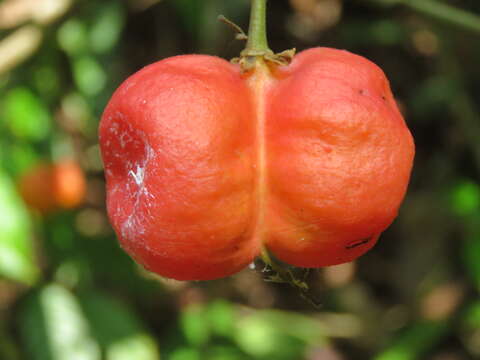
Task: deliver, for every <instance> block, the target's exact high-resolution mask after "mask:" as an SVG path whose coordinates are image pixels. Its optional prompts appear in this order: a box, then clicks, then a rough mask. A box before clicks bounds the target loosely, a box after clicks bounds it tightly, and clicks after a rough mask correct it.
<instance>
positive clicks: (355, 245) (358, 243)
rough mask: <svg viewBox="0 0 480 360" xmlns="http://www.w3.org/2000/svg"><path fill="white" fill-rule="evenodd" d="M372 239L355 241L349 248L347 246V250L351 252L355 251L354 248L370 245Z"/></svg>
mask: <svg viewBox="0 0 480 360" xmlns="http://www.w3.org/2000/svg"><path fill="white" fill-rule="evenodd" d="M371 239H372V238H366V239H362V240H357V241H353V242H351V243H350V244H348V245H347V246H345V249H347V250H350V249H354V248H356V247H359V246H362V245H365V244H366V243H368V242H369V241H370V240H371Z"/></svg>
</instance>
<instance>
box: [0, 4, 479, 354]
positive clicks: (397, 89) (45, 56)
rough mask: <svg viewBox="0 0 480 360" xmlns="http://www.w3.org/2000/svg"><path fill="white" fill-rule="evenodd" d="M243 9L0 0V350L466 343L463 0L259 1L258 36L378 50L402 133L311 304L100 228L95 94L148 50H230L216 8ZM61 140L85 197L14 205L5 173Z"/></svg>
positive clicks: (472, 215) (437, 349)
mask: <svg viewBox="0 0 480 360" xmlns="http://www.w3.org/2000/svg"><path fill="white" fill-rule="evenodd" d="M46 3H49V4H50V7H48V6H42V4H43V5H45V4H46ZM248 6H249V1H248V0H163V1H160V0H129V1H127V0H124V1H123V0H122V1H120V0H117V1H115V0H89V1H80V0H76V1H75V0H71V1H70V0H56V1H53V0H51V1H43V0H37V1H36V2H31V1H24V0H5V1H2V2H0V94H1V96H0V359H5V360H20V359H22V360H75V359H82V360H97V359H106V360H130V359H141V360H158V359H160V358H162V359H167V360H204V359H206V360H237V359H238V360H248V359H258V360H267V359H275V360H290V359H291V360H298V359H305V360H317V359H325V360H330V359H332V360H341V359H354V360H356V359H377V360H413V359H432V360H445V359H448V360H462V359H474V358H479V357H480V300H479V296H478V295H479V290H480V113H479V107H480V105H479V102H478V100H479V99H480V67H479V66H478V64H479V62H480V47H479V46H478V43H479V39H480V30H479V29H480V20H479V19H480V17H479V16H480V2H478V1H473V0H471V1H455V0H438V1H432V0H428V1H427V0H425V1H416V2H415V1H413V0H412V1H410V0H351V1H341V0H291V1H287V0H275V1H270V2H269V33H270V35H269V36H270V43H271V47H272V48H273V49H274V50H276V51H281V50H284V49H288V48H292V47H297V49H299V50H302V49H304V48H308V47H313V46H332V47H337V48H345V49H349V50H351V51H353V52H356V53H359V54H361V55H364V56H366V57H367V58H369V59H371V60H373V61H374V62H376V63H377V64H378V65H380V66H381V67H382V68H383V69H384V71H385V72H386V74H387V75H388V77H389V78H390V80H391V85H392V88H393V90H394V93H395V94H396V96H397V99H398V101H399V104H400V107H401V109H402V111H403V113H404V114H405V117H406V120H407V123H408V124H409V126H410V128H411V130H412V132H413V134H414V137H415V139H416V145H417V157H416V164H415V169H414V174H413V178H412V183H411V187H410V190H409V194H408V196H407V199H406V201H405V204H404V206H403V207H402V210H401V213H400V216H399V218H398V220H397V221H396V222H395V224H394V225H393V226H392V227H391V228H390V229H389V230H388V231H386V233H385V234H384V235H383V236H382V240H381V241H380V243H379V244H378V246H377V247H376V249H375V250H373V251H372V252H370V253H369V254H368V255H366V256H364V257H363V258H361V259H360V260H359V261H358V262H357V263H356V264H347V265H344V266H338V267H333V268H329V269H323V270H321V271H318V272H315V273H314V274H312V275H311V276H310V278H309V282H310V285H311V287H312V289H313V290H314V291H316V292H319V293H320V296H321V298H322V301H323V304H324V305H323V307H322V308H321V309H320V310H317V309H314V308H312V307H311V306H310V305H309V304H308V303H306V302H304V301H303V300H302V299H301V298H300V297H299V296H298V294H296V293H295V292H294V291H292V290H291V289H290V288H289V287H286V286H283V285H281V284H280V285H279V284H272V283H265V282H263V281H262V279H261V276H260V275H259V274H257V273H255V272H254V271H252V270H249V269H246V270H245V271H243V272H241V273H239V274H237V275H235V276H233V277H231V278H228V279H222V280H217V281H211V282H192V283H180V282H175V281H171V280H164V279H158V278H157V277H155V276H153V275H152V274H148V273H147V272H146V271H144V270H143V269H139V268H138V267H137V266H136V265H135V264H134V263H133V262H132V261H131V260H130V259H129V258H128V257H127V256H126V255H125V254H124V253H123V252H122V250H121V249H120V248H119V246H118V245H117V243H116V240H115V236H114V234H113V232H112V230H111V228H110V227H109V225H108V220H107V218H106V212H105V205H104V197H105V194H104V182H103V174H102V164H101V159H100V156H99V148H98V145H97V134H96V130H97V126H98V121H99V118H100V116H101V113H102V110H103V108H104V106H105V104H106V102H107V101H108V99H109V97H110V96H111V94H112V92H113V91H114V90H115V88H116V87H117V86H118V85H119V84H120V83H121V82H122V81H123V80H124V79H125V78H126V77H127V76H128V75H129V74H132V73H133V72H135V71H137V70H138V69H140V68H141V67H143V66H145V65H147V64H149V63H151V62H153V61H156V60H158V59H161V58H165V57H168V56H173V55H177V54H183V53H208V54H216V55H218V56H221V57H224V58H232V57H235V56H237V55H238V53H239V51H240V50H241V48H242V44H241V43H240V42H236V41H234V40H233V38H234V34H232V32H231V29H229V28H226V27H225V26H224V25H223V24H219V23H217V21H216V18H217V16H218V15H219V14H224V15H225V16H227V17H228V18H229V19H231V20H233V21H235V22H236V23H238V24H239V25H240V26H242V27H243V28H246V26H247V22H248ZM19 9H20V10H19ZM22 9H23V10H22ZM22 29H23V30H25V29H27V30H29V31H27V32H24V33H23V34H27V35H24V36H23V37H21V38H19V37H17V38H15V41H10V40H11V39H12V37H13V36H14V35H16V34H18V31H20V30H22ZM39 34H40V36H39ZM38 39H41V40H40V43H39V45H38V42H39V40H38ZM8 44H9V45H8ZM11 44H13V45H11ZM7 45H8V47H7ZM64 157H70V158H72V157H73V158H74V159H76V161H77V162H78V163H79V164H80V165H81V166H82V167H83V169H84V171H85V173H86V177H87V184H88V192H87V197H86V201H85V203H84V204H83V205H82V206H80V207H79V208H76V209H73V210H70V211H58V212H55V213H50V214H40V213H38V212H36V211H35V210H32V209H28V208H27V205H26V204H25V202H24V201H23V200H22V198H21V196H20V193H19V190H18V187H17V186H16V184H17V183H18V180H19V178H20V176H21V175H22V174H23V173H24V172H25V171H27V170H28V169H30V168H31V167H32V166H33V165H35V164H37V163H38V162H39V161H56V160H60V159H62V158H64ZM39 181H40V180H39Z"/></svg>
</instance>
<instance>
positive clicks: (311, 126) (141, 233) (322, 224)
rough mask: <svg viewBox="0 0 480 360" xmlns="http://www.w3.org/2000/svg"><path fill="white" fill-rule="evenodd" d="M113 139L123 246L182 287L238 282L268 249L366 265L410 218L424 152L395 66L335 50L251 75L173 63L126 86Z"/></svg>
mask: <svg viewBox="0 0 480 360" xmlns="http://www.w3.org/2000/svg"><path fill="white" fill-rule="evenodd" d="M99 134H100V147H101V151H102V157H103V161H104V165H105V175H106V180H107V208H108V213H109V217H110V220H111V222H112V225H113V227H114V229H115V231H116V233H117V235H118V238H119V240H120V243H121V245H122V246H123V247H124V248H125V250H126V251H127V252H128V253H129V254H130V255H131V256H132V257H133V258H134V259H135V260H136V261H138V262H139V263H140V264H142V265H144V266H145V267H146V268H147V269H149V270H151V271H154V272H156V273H158V274H160V275H162V276H165V277H170V278H175V279H178V280H209V279H215V278H219V277H224V276H228V275H230V274H233V273H235V272H237V271H239V270H240V269H242V268H243V267H245V266H246V265H247V264H248V263H250V262H252V261H253V259H254V257H255V256H257V255H258V254H259V253H260V249H261V248H262V246H264V247H266V248H267V249H268V250H269V251H271V252H272V253H273V254H274V255H275V256H276V257H278V258H279V259H281V260H283V261H285V262H287V263H289V264H292V265H296V266H302V267H321V266H328V265H334V264H339V263H343V262H348V261H351V260H354V259H355V258H357V257H358V256H360V255H362V254H363V253H365V252H366V251H367V250H369V249H370V248H371V247H372V246H373V245H374V244H375V242H376V241H377V239H378V237H379V235H380V233H381V232H382V231H383V230H385V228H386V227H388V226H389V225H390V223H391V222H392V221H393V219H394V218H395V216H396V215H397V211H398V208H399V206H400V204H401V201H402V200H403V197H404V195H405V191H406V188H407V184H408V181H409V176H410V171H411V167H412V161H413V156H414V144H413V140H412V137H411V135H410V132H409V131H408V129H407V127H406V125H405V123H404V120H403V118H402V116H401V114H400V112H399V111H398V108H397V106H396V104H395V101H394V99H393V96H392V94H391V91H390V88H389V85H388V81H387V79H386V77H385V75H384V74H383V72H382V71H381V70H380V69H379V68H378V67H377V66H376V65H374V64H373V63H371V62H370V61H368V60H366V59H364V58H362V57H360V56H357V55H353V54H351V53H349V52H346V51H341V50H335V49H328V48H314V49H310V50H307V51H304V52H302V53H300V54H298V55H297V56H296V57H295V58H294V59H293V62H292V63H291V64H290V65H289V66H281V67H275V66H273V65H272V66H270V67H267V66H266V65H260V66H258V67H257V68H256V69H255V70H254V71H253V72H248V73H242V72H241V70H240V69H239V67H238V66H236V65H232V64H230V63H228V62H226V61H224V60H222V59H219V58H216V57H211V56H203V55H185V56H177V57H172V58H168V59H165V60H162V61H159V62H157V63H154V64H152V65H150V66H147V67H146V68H144V69H142V70H140V71H139V72H137V73H136V74H134V75H133V76H131V77H130V78H129V79H127V80H126V81H125V82H124V83H123V84H122V85H121V86H120V88H119V89H118V90H117V91H116V92H115V94H114V95H113V97H112V99H111V100H110V102H109V104H108V105H107V108H106V109H105V112H104V114H103V116H102V120H101V123H100V129H99Z"/></svg>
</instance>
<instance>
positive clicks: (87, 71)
mask: <svg viewBox="0 0 480 360" xmlns="http://www.w3.org/2000/svg"><path fill="white" fill-rule="evenodd" d="M73 76H74V79H75V84H76V85H77V87H78V89H79V90H80V91H81V92H83V93H84V94H86V95H90V96H94V95H97V94H98V93H99V92H100V91H102V89H103V88H104V87H105V84H106V80H107V79H106V74H105V71H104V70H103V68H102V67H101V66H100V64H99V63H98V62H97V61H96V60H95V59H94V58H93V57H89V56H82V57H79V58H76V59H75V60H74V61H73Z"/></svg>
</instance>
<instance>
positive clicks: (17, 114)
mask: <svg viewBox="0 0 480 360" xmlns="http://www.w3.org/2000/svg"><path fill="white" fill-rule="evenodd" d="M3 106H4V121H5V122H6V124H7V126H8V127H9V128H10V130H11V131H12V133H13V134H14V135H15V136H17V137H19V138H22V139H27V140H33V141H39V140H43V139H45V138H46V137H47V136H48V134H49V132H50V128H51V123H50V120H51V119H50V118H51V116H50V113H49V111H48V109H47V107H46V106H45V104H44V103H43V102H42V100H41V99H40V98H39V97H38V96H37V95H35V94H34V93H33V92H32V91H31V90H30V89H28V88H25V87H17V88H14V89H12V90H10V91H9V92H7V94H6V95H5V99H4V103H3Z"/></svg>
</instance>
